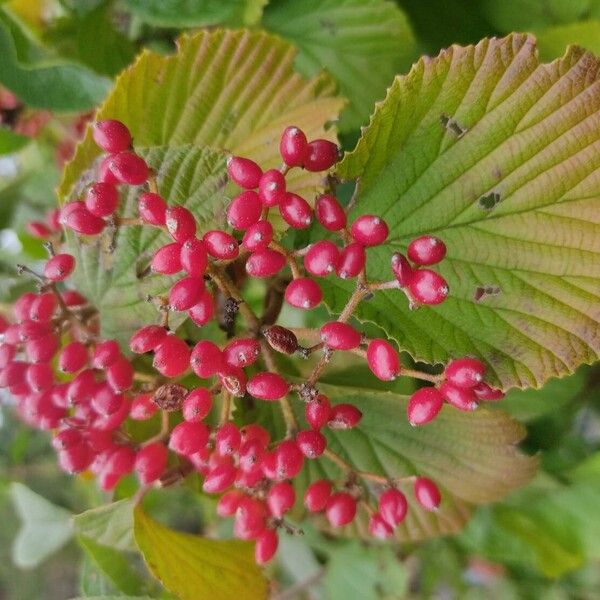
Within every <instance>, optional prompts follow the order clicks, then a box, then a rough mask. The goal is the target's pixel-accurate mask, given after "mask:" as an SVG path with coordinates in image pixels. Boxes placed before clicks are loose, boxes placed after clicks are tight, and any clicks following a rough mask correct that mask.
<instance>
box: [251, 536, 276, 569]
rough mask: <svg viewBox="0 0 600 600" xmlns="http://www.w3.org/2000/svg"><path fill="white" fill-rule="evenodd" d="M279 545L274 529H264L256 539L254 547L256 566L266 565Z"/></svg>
mask: <svg viewBox="0 0 600 600" xmlns="http://www.w3.org/2000/svg"><path fill="white" fill-rule="evenodd" d="M278 545H279V537H278V536H277V532H276V531H275V530H274V529H269V528H267V529H265V530H264V531H263V532H262V533H261V534H260V535H259V536H258V537H257V538H256V546H255V547H254V559H255V560H256V564H259V565H264V564H265V563H268V562H269V561H270V560H271V559H272V558H273V556H275V552H277V546H278Z"/></svg>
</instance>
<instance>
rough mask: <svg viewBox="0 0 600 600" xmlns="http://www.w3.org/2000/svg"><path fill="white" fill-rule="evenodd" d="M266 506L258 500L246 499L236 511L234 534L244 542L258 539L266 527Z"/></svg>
mask: <svg viewBox="0 0 600 600" xmlns="http://www.w3.org/2000/svg"><path fill="white" fill-rule="evenodd" d="M266 513H267V511H266V509H265V505H264V504H263V503H262V502H261V501H260V500H258V499H256V498H248V497H244V498H242V499H241V500H240V503H239V506H238V508H237V510H236V511H235V522H234V526H233V532H234V534H235V536H236V537H237V538H239V539H242V540H253V539H256V538H257V537H258V536H259V535H260V534H261V533H262V532H263V531H264V530H265V526H266V516H267V515H266Z"/></svg>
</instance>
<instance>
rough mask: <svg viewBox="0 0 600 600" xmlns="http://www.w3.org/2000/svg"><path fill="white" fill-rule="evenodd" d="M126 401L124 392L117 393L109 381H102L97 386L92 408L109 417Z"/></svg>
mask: <svg viewBox="0 0 600 600" xmlns="http://www.w3.org/2000/svg"><path fill="white" fill-rule="evenodd" d="M124 401H125V398H124V397H123V395H122V394H115V392H114V391H113V389H112V388H111V387H110V385H108V383H106V382H102V383H100V384H99V385H98V386H97V387H96V391H95V393H94V396H93V397H92V408H93V409H94V410H95V411H96V412H97V413H98V414H99V415H103V416H106V417H107V416H109V415H113V414H114V413H116V412H117V411H119V410H120V409H121V408H122V406H123V402H124Z"/></svg>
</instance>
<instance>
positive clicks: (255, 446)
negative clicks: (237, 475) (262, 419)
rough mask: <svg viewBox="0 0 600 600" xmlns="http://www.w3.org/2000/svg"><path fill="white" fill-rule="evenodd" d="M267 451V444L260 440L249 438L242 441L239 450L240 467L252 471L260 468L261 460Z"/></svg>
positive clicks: (245, 470) (248, 471)
mask: <svg viewBox="0 0 600 600" xmlns="http://www.w3.org/2000/svg"><path fill="white" fill-rule="evenodd" d="M264 453H265V446H264V444H262V443H261V442H260V441H259V440H248V441H245V442H243V443H242V445H241V447H240V452H239V467H240V469H241V470H242V471H244V472H247V473H250V472H254V471H257V470H260V462H261V460H262V457H263V455H264Z"/></svg>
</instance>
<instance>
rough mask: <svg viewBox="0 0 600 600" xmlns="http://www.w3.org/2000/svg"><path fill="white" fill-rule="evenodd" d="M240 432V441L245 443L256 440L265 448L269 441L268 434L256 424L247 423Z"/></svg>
mask: <svg viewBox="0 0 600 600" xmlns="http://www.w3.org/2000/svg"><path fill="white" fill-rule="evenodd" d="M240 432H241V434H242V440H243V441H245V442H249V441H250V440H257V441H258V442H259V443H260V444H261V446H263V447H266V446H268V445H269V442H270V441H271V436H270V435H269V432H268V431H267V430H266V429H265V428H264V427H261V426H260V425H258V424H257V423H249V424H248V425H244V427H242V429H241V431H240Z"/></svg>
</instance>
